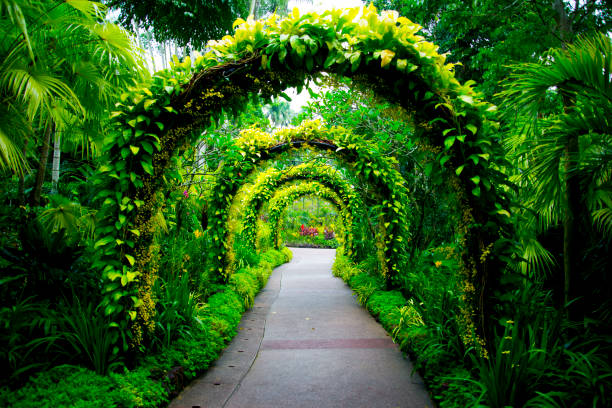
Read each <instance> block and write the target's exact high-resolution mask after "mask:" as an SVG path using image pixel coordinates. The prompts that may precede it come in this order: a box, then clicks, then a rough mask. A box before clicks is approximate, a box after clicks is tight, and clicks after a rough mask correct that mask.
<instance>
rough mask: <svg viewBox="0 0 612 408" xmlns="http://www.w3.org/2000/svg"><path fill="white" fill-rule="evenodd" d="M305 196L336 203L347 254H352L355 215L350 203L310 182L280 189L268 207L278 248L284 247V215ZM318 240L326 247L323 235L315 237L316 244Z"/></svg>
mask: <svg viewBox="0 0 612 408" xmlns="http://www.w3.org/2000/svg"><path fill="white" fill-rule="evenodd" d="M304 196H315V197H319V198H325V199H328V200H330V201H331V202H332V203H334V205H335V206H336V207H337V208H338V209H339V212H340V213H341V215H342V222H343V225H344V228H343V229H344V230H345V231H346V232H347V233H346V236H345V237H344V240H343V244H344V245H346V248H347V250H346V252H347V253H352V248H353V243H352V239H353V234H352V233H351V231H350V229H351V227H352V225H353V214H352V212H351V210H350V209H349V207H348V205H350V202H349V203H345V202H344V201H342V199H341V198H340V197H339V195H338V194H337V193H336V192H335V191H333V190H331V189H329V188H328V187H326V186H325V185H323V184H320V183H318V182H308V183H301V184H296V185H292V186H287V187H285V188H282V189H278V190H277V191H276V193H275V194H274V196H273V198H272V200H271V201H270V204H269V207H268V217H269V218H268V220H269V223H270V224H271V225H272V226H273V228H274V236H275V239H274V242H275V243H276V246H277V247H279V246H281V245H282V236H281V226H282V221H283V219H282V218H283V217H282V216H283V213H284V212H285V211H286V209H287V207H288V206H289V205H290V204H291V203H293V202H294V201H296V200H297V199H299V198H300V197H304ZM317 238H318V241H319V242H318V243H320V244H323V246H325V237H324V236H323V235H321V236H317V237H315V243H317V242H316V241H317Z"/></svg>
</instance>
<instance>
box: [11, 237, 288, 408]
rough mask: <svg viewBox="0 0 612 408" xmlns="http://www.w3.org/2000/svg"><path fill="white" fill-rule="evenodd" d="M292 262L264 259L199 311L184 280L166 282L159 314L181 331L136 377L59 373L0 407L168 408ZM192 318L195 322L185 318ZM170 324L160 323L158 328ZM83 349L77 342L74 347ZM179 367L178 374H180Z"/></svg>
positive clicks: (62, 369)
mask: <svg viewBox="0 0 612 408" xmlns="http://www.w3.org/2000/svg"><path fill="white" fill-rule="evenodd" d="M290 259H291V252H290V251H289V250H288V249H287V248H283V249H282V250H279V251H277V250H271V251H268V252H265V253H263V254H262V255H261V262H260V263H259V264H258V265H256V266H253V267H250V268H246V269H243V270H241V271H240V272H239V273H236V274H235V275H234V276H236V277H237V278H236V279H235V281H234V282H232V283H229V284H227V285H223V286H221V287H218V289H219V291H218V292H217V293H215V294H213V295H211V296H210V297H209V298H208V299H207V302H206V304H205V305H202V306H200V307H194V303H193V295H192V294H191V293H189V292H188V291H187V285H186V282H187V280H186V279H183V278H180V277H179V278H177V281H175V282H164V283H163V285H159V286H157V288H158V289H160V288H164V290H165V291H166V292H165V294H164V293H161V295H162V296H163V298H162V299H161V300H160V302H159V303H158V307H160V311H161V312H165V313H170V312H172V313H174V314H175V315H177V316H180V317H179V318H178V319H179V320H180V324H182V330H180V331H178V332H177V333H176V335H173V336H172V341H169V342H160V344H159V347H160V349H159V350H158V351H157V352H155V353H150V354H148V355H146V356H143V357H141V358H139V359H138V360H137V362H138V368H136V369H134V370H132V371H128V370H118V371H116V372H110V373H109V374H108V375H106V376H102V375H99V374H96V373H94V372H93V371H90V370H89V369H86V368H82V367H75V366H59V367H55V368H52V369H51V370H48V371H44V372H42V373H40V374H38V375H37V376H36V377H34V378H32V380H31V381H30V382H29V383H28V384H27V385H26V386H25V387H23V388H21V389H18V390H16V391H9V390H6V389H2V390H0V403H1V404H2V405H3V406H7V407H13V406H14V407H34V406H37V407H41V406H42V407H57V406H75V407H88V406H94V407H111V406H121V407H134V408H136V407H139V408H141V407H158V406H160V405H161V404H165V403H167V402H168V401H169V399H170V398H171V397H172V396H174V395H176V394H177V393H178V392H180V390H181V388H182V387H184V386H186V385H187V382H188V381H191V380H193V379H194V378H195V377H196V376H198V375H200V374H201V373H202V372H203V371H204V370H206V369H207V368H208V367H209V366H210V365H211V364H212V362H214V360H215V359H216V358H218V356H219V354H220V352H221V351H222V350H223V349H224V348H225V347H226V345H227V344H228V342H229V341H230V340H231V339H232V338H233V336H235V334H236V331H237V327H238V324H239V323H240V319H241V316H242V313H243V312H244V311H245V305H246V304H248V303H249V302H250V303H251V304H252V298H253V296H254V294H255V293H257V291H258V290H259V289H260V288H261V287H263V285H265V283H266V281H267V279H268V277H269V276H270V273H271V272H272V268H274V267H276V266H278V265H280V264H282V263H284V262H288V261H289V260H290ZM171 285H179V286H178V287H171ZM158 289H156V290H158ZM187 297H188V298H189V299H187ZM178 303H182V305H179V304H178ZM25 312H26V311H25V310H24V313H25ZM32 312H36V311H32ZM79 312H83V310H81V309H79V310H76V309H75V313H79ZM86 312H87V311H86ZM21 316H25V315H24V314H22V315H21ZM92 316H99V319H101V320H106V319H105V318H104V317H103V316H102V315H100V314H97V315H96V314H94V313H92V312H91V311H89V312H87V313H82V316H81V318H82V319H87V318H92ZM189 316H191V319H188V318H187V317H189ZM166 321H167V320H165V318H162V319H160V320H159V324H160V325H162V324H163V323H164V322H166ZM90 324H91V323H90ZM103 327H108V326H103ZM158 333H161V334H162V336H165V335H166V334H167V333H165V332H163V331H159V332H158ZM94 342H95V341H94V340H92V343H94ZM81 345H82V344H81V343H80V342H79V343H78V344H76V345H75V347H80V346H81ZM177 367H178V368H179V371H176V370H177ZM173 370H174V371H173ZM171 373H175V375H176V376H177V377H178V379H176V380H175V381H172V380H171V379H170V376H169V375H170V374H171Z"/></svg>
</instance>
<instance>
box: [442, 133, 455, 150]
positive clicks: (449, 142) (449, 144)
mask: <svg viewBox="0 0 612 408" xmlns="http://www.w3.org/2000/svg"><path fill="white" fill-rule="evenodd" d="M455 139H456V137H455V136H449V137H447V138H446V139H444V147H445V148H446V150H448V149H450V148H451V147H453V145H454V144H455Z"/></svg>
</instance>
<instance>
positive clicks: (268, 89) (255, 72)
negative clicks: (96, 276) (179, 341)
mask: <svg viewBox="0 0 612 408" xmlns="http://www.w3.org/2000/svg"><path fill="white" fill-rule="evenodd" d="M420 29H421V27H420V26H419V25H418V24H415V23H413V22H411V21H410V20H408V19H406V18H403V17H398V16H397V14H394V13H390V12H389V13H384V12H383V13H382V14H380V15H379V14H378V13H377V12H376V9H375V8H374V7H373V6H368V7H366V8H354V9H346V10H333V11H328V12H325V13H323V14H321V15H319V14H316V13H308V14H304V15H299V13H298V12H294V13H293V14H292V15H290V16H288V17H287V18H285V19H283V20H278V19H277V18H276V16H272V17H271V18H269V19H268V20H266V21H252V20H249V21H246V22H244V21H238V25H237V28H236V31H235V33H234V35H233V36H226V37H224V38H223V39H222V40H221V41H213V42H210V43H209V51H208V52H207V53H206V54H205V55H203V56H197V58H195V59H194V60H193V61H192V60H191V59H190V58H186V59H185V60H184V61H183V62H179V61H178V60H175V62H174V65H173V67H172V69H170V70H165V71H161V72H158V73H157V74H155V75H154V77H153V78H152V80H151V82H150V83H148V84H146V85H144V86H142V87H139V88H135V89H131V90H129V91H128V92H126V93H125V94H124V95H122V97H121V100H120V101H119V103H118V104H117V108H118V109H117V111H116V112H114V113H113V117H114V119H115V124H116V128H115V131H114V132H111V133H109V134H108V135H107V137H106V140H105V147H104V151H106V152H107V162H106V164H104V165H102V166H101V167H100V168H99V169H98V175H97V177H96V179H95V180H94V182H95V183H96V185H97V188H98V191H99V194H98V195H97V199H98V203H99V205H100V207H101V208H102V211H101V212H100V215H101V220H102V222H100V223H99V224H98V227H97V237H98V239H97V241H96V243H95V245H94V246H95V248H96V249H97V250H98V253H99V255H100V257H99V259H98V261H97V262H96V263H95V264H94V267H97V268H99V269H100V271H101V275H102V279H103V280H104V282H105V288H104V301H103V305H104V306H105V313H106V314H109V315H114V316H115V321H116V322H117V323H118V324H119V326H120V328H121V329H122V330H127V329H128V328H129V329H131V333H132V337H131V342H132V344H133V345H137V344H140V343H141V341H142V340H143V338H144V336H145V334H146V333H147V332H150V331H152V330H153V328H154V323H153V320H152V317H153V315H154V306H155V303H154V300H153V299H152V297H151V287H152V285H153V282H154V280H155V276H156V268H157V266H156V261H155V259H156V256H155V253H156V249H155V248H154V247H152V242H153V233H152V224H151V218H152V216H153V215H154V214H155V213H156V211H157V208H158V206H159V205H160V200H161V194H163V188H164V185H165V183H166V180H167V179H168V178H170V177H172V174H171V173H170V172H168V171H167V169H168V168H169V167H170V165H171V164H172V163H174V161H175V160H176V159H175V158H176V156H177V153H178V152H179V151H180V150H181V149H183V148H185V147H186V146H188V145H193V143H194V142H195V141H196V140H197V139H198V138H199V137H200V135H201V132H200V131H199V130H200V129H201V128H202V127H207V126H210V125H211V123H212V122H215V121H216V122H218V121H219V120H220V119H221V118H222V117H223V115H224V113H225V112H238V111H240V110H241V109H242V108H243V107H244V106H245V105H246V103H248V101H249V100H250V98H252V97H253V96H255V95H257V96H259V97H261V98H264V99H269V98H271V97H272V96H274V95H279V94H280V93H281V92H282V91H283V90H284V89H286V88H288V87H299V88H301V87H302V86H303V85H304V84H305V83H306V81H307V80H308V79H309V78H312V77H313V76H314V75H316V74H318V73H319V72H323V71H326V72H330V73H337V74H341V75H347V76H351V77H352V78H353V82H354V83H356V84H361V85H363V86H368V87H371V88H372V89H374V90H375V91H376V92H377V93H379V94H380V95H382V96H385V97H386V98H388V99H389V100H391V101H393V102H396V103H398V104H399V105H401V106H402V107H404V108H406V109H407V110H408V111H409V112H412V114H413V116H414V123H415V124H416V126H417V132H416V137H420V138H422V139H423V140H426V141H427V142H428V143H429V144H431V145H432V146H433V147H435V148H436V149H439V152H440V153H439V155H438V165H439V166H438V168H437V171H446V170H447V173H448V174H449V176H448V178H449V183H450V184H451V185H452V187H453V188H454V190H455V192H456V194H457V197H458V201H459V207H460V211H461V213H462V218H461V222H460V223H459V225H457V231H458V232H459V234H460V235H461V236H462V243H463V248H464V251H463V252H462V254H461V260H462V265H461V274H462V277H463V287H462V288H461V290H462V291H463V293H464V299H465V307H464V309H463V312H462V316H460V321H461V323H462V324H463V327H464V332H465V333H466V338H473V337H474V336H475V325H474V322H476V321H477V322H478V323H479V324H480V326H481V327H484V317H485V308H486V300H487V299H488V298H489V295H488V293H492V292H491V291H492V289H494V288H495V285H493V284H492V283H495V281H496V278H495V275H496V274H498V273H499V272H500V271H501V270H502V269H503V267H504V265H505V258H504V256H505V255H506V252H507V249H508V247H509V244H508V242H509V240H508V239H506V238H507V237H509V236H510V235H511V231H510V228H511V227H510V224H509V222H508V220H507V217H508V215H509V214H508V211H507V208H508V207H509V204H508V200H507V198H506V195H505V194H504V192H503V190H502V189H501V188H498V186H501V185H503V184H504V183H505V182H506V177H505V176H504V175H503V174H501V173H500V172H499V171H498V165H497V162H499V160H501V157H502V155H501V149H500V148H499V146H498V144H497V142H496V137H495V123H494V122H492V121H490V120H488V119H487V118H488V115H489V114H490V113H489V112H492V111H493V110H494V107H493V106H491V105H490V104H488V103H486V102H483V101H480V100H479V98H478V96H477V95H476V93H475V91H474V90H473V89H472V87H471V84H469V83H466V84H461V83H459V81H457V80H456V79H455V77H454V73H453V66H452V64H446V62H445V56H444V55H440V54H438V52H437V47H436V46H435V45H434V44H432V43H429V42H427V41H425V40H424V38H423V37H422V36H420V35H418V32H419V30H420ZM444 169H446V170H444ZM164 178H165V179H166V180H164ZM217 207H218V206H217ZM217 239H222V238H220V237H217ZM219 256H220V255H217V257H219ZM219 259H221V258H219ZM219 259H218V260H219ZM218 260H217V261H218ZM491 275H493V276H494V279H493V280H491V279H490V276H491Z"/></svg>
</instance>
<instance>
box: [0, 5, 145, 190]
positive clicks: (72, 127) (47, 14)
mask: <svg viewBox="0 0 612 408" xmlns="http://www.w3.org/2000/svg"><path fill="white" fill-rule="evenodd" d="M105 16H106V9H105V7H104V6H102V5H101V4H99V3H94V2H91V1H80V2H61V3H56V2H53V1H47V0H36V1H25V2H23V1H13V0H10V1H6V2H3V3H2V6H1V13H0V27H1V31H2V32H3V38H2V40H1V41H0V61H1V64H0V65H1V68H0V89H2V93H3V98H4V100H5V102H4V103H3V104H2V107H1V108H0V118H1V120H0V169H2V170H4V171H6V170H8V171H9V172H15V173H18V174H24V173H27V172H28V171H29V163H28V162H27V155H28V154H29V153H34V150H33V149H34V148H35V147H36V145H37V142H38V141H39V140H40V139H44V137H45V136H44V134H45V129H50V128H51V126H52V125H53V126H54V127H55V129H56V130H57V131H61V132H63V133H64V138H65V139H66V140H71V139H72V140H73V141H75V140H76V141H77V142H76V144H77V145H80V147H81V151H82V152H83V153H85V154H89V153H90V152H91V150H96V149H97V148H98V147H99V146H96V145H95V144H94V143H90V142H92V141H93V138H96V139H98V140H99V135H95V132H92V130H94V129H95V130H98V131H99V130H100V129H102V127H103V125H104V124H105V123H106V120H105V119H104V118H103V116H105V108H107V107H109V106H110V101H111V100H112V99H113V98H114V96H115V95H116V93H117V92H118V90H119V89H121V88H123V87H125V86H127V85H128V84H133V83H134V82H133V81H134V79H136V78H140V77H142V76H143V75H144V72H143V71H142V70H141V68H140V64H141V61H140V59H139V54H138V53H137V52H136V48H135V47H134V44H133V43H132V42H131V40H130V38H129V35H128V33H127V32H126V31H125V30H123V29H122V28H120V27H119V26H117V25H115V24H112V23H110V22H109V21H107V20H106V19H105ZM41 21H44V24H41ZM49 39H53V41H52V44H50V43H49V41H50V40H49ZM49 47H51V48H49ZM50 50H52V51H50ZM90 136H93V138H90ZM32 139H33V140H32ZM26 140H27V141H28V142H26ZM32 142H34V143H32ZM47 143H48V141H47ZM24 152H25V153H26V156H24ZM34 154H36V153H34ZM44 160H46V157H45V158H44ZM41 183H42V180H41Z"/></svg>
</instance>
